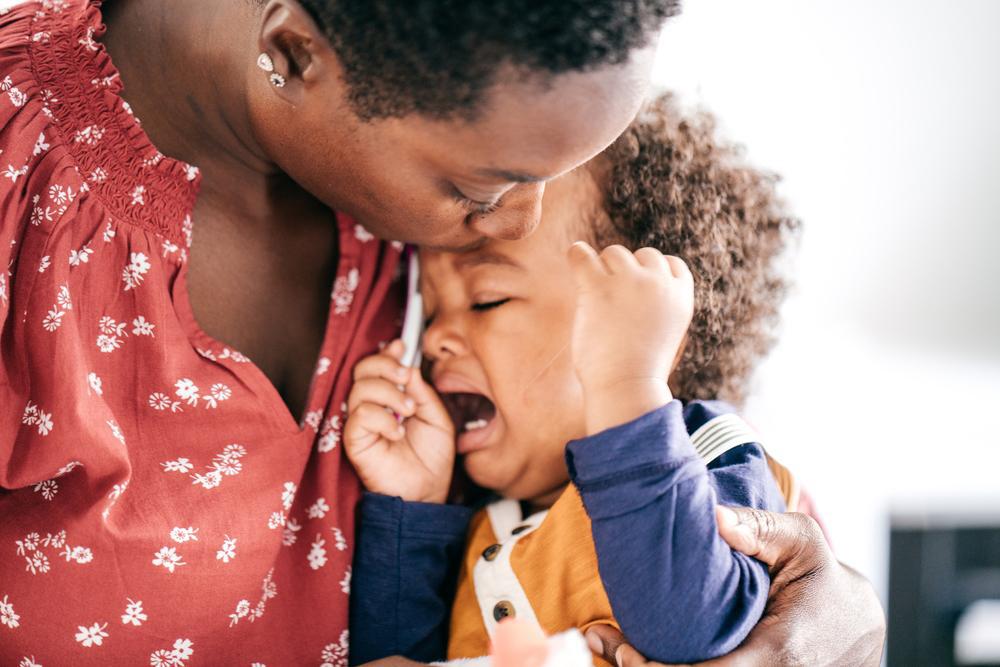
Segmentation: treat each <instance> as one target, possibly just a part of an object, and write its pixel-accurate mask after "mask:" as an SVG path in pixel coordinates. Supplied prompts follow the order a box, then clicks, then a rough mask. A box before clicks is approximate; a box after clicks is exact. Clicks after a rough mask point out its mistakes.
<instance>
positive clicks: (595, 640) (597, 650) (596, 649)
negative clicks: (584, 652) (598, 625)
mask: <svg viewBox="0 0 1000 667" xmlns="http://www.w3.org/2000/svg"><path fill="white" fill-rule="evenodd" d="M587 646H588V647H590V651H591V653H594V654H595V655H603V654H604V642H602V641H601V638H600V637H599V636H598V634H597V633H596V632H594V631H593V630H591V631H590V632H588V633H587Z"/></svg>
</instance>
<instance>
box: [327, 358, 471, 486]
mask: <svg viewBox="0 0 1000 667" xmlns="http://www.w3.org/2000/svg"><path fill="white" fill-rule="evenodd" d="M402 355H403V343H402V341H399V340H395V341H393V342H392V343H391V344H389V345H388V346H387V347H386V348H385V350H383V351H382V352H381V353H380V354H375V355H372V356H370V357H368V358H366V359H363V360H362V361H361V362H359V363H358V365H357V366H356V367H355V368H354V387H353V388H352V389H351V394H350V396H349V397H348V399H347V410H348V417H347V424H346V425H345V426H344V451H345V452H346V453H347V457H348V458H349V459H350V460H351V463H353V464H354V467H355V469H356V470H357V471H358V475H359V476H360V477H361V481H362V482H363V483H364V485H365V487H366V488H367V489H368V490H369V491H374V492H375V493H381V494H384V495H387V496H399V497H401V498H402V499H403V500H408V501H419V502H428V503H443V502H444V501H445V499H446V498H447V496H448V486H449V484H450V482H451V473H452V466H453V465H454V463H455V427H454V426H453V425H452V423H451V418H450V417H449V416H448V412H447V411H446V410H445V408H444V405H443V404H442V403H441V399H440V398H439V397H438V395H437V393H436V392H435V391H434V388H433V387H431V386H430V385H428V384H427V383H426V382H425V381H424V379H423V378H422V377H420V371H419V369H415V368H407V367H406V366H403V365H402V364H401V363H400V359H401V358H402ZM397 415H398V417H397Z"/></svg>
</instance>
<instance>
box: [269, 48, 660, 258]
mask: <svg viewBox="0 0 1000 667" xmlns="http://www.w3.org/2000/svg"><path fill="white" fill-rule="evenodd" d="M651 56H652V49H646V50H643V51H637V52H636V53H635V54H634V56H633V58H632V59H631V60H630V61H629V62H627V63H624V64H622V65H616V66H609V67H605V68H601V69H596V70H592V71H587V72H572V73H567V74H561V75H559V76H556V77H555V78H552V79H551V80H549V81H548V82H544V83H542V82H539V81H538V80H536V79H535V78H532V77H531V76H528V77H520V78H517V77H515V76H513V75H509V74H508V75H506V76H503V77H501V78H500V82H499V83H497V84H495V85H494V86H493V87H492V88H491V89H490V90H489V91H487V93H486V95H485V96H484V98H483V100H482V102H481V106H480V107H479V113H478V114H477V115H476V116H475V118H474V119H473V120H470V121H466V120H463V119H460V118H459V119H449V120H434V119H430V118H428V117H424V116H421V115H419V114H410V115H408V116H405V117H403V118H389V119H376V120H373V121H368V122H363V121H361V120H360V119H359V118H358V117H357V116H356V115H355V113H354V112H353V111H352V110H351V109H350V108H349V106H348V103H347V101H346V96H345V90H344V84H343V83H342V81H341V79H340V77H339V76H337V75H336V74H335V73H334V72H332V71H330V70H331V68H330V67H327V68H326V74H325V76H322V77H320V76H317V77H316V81H315V82H314V83H313V84H311V85H308V86H304V87H303V91H302V92H301V93H300V97H299V99H300V103H298V104H297V106H296V108H295V113H293V114H289V113H287V107H285V106H283V105H280V104H278V105H276V104H273V102H272V103H268V104H264V103H262V102H260V100H258V104H257V108H258V113H257V118H255V121H254V122H255V125H257V127H258V130H257V131H258V135H259V137H258V138H259V140H260V142H261V144H262V145H263V146H264V148H265V150H266V151H267V152H268V153H269V155H270V156H271V157H272V159H273V160H274V161H275V162H277V164H278V166H279V167H281V168H282V169H283V170H284V171H285V172H286V173H288V174H289V175H290V176H291V177H292V178H294V179H295V180H296V181H297V182H298V183H299V184H300V185H302V186H303V187H305V188H306V189H307V190H309V191H310V192H312V193H313V194H314V195H315V196H316V197H318V198H319V199H320V200H322V201H323V202H324V203H326V204H327V205H329V206H331V207H332V208H334V209H336V210H338V211H342V212H344V213H347V214H348V215H350V216H352V217H353V218H354V219H355V220H357V221H358V222H360V223H361V224H363V225H364V226H365V227H367V228H368V229H369V230H370V231H371V232H373V233H374V234H376V235H378V236H380V237H382V238H385V239H393V240H400V241H405V242H409V243H415V244H419V245H421V246H425V247H430V248H439V249H443V248H447V249H459V248H466V247H470V246H474V245H475V244H477V243H478V242H481V241H482V240H483V239H484V238H485V237H488V238H495V239H516V238H521V237H524V236H526V235H528V234H529V233H531V231H532V230H534V228H535V227H536V226H537V224H538V222H539V220H540V215H541V205H542V194H543V192H544V188H545V183H546V182H547V181H549V180H550V179H552V178H554V177H556V176H558V175H560V174H563V173H566V172H567V171H570V170H571V169H573V168H574V167H576V166H577V165H579V164H582V163H583V162H585V161H587V160H588V159H590V158H591V157H593V156H594V155H596V154H597V153H599V152H600V151H601V150H603V149H604V148H605V147H606V146H608V145H609V144H610V143H611V142H612V141H614V140H615V139H616V138H617V137H618V135H619V134H621V132H622V131H624V129H625V128H626V127H627V126H628V124H629V123H630V122H631V120H632V119H633V118H634V116H635V114H636V112H637V110H638V108H639V106H640V104H641V103H642V100H643V98H644V96H645V94H646V89H647V81H648V75H649V68H650V66H651V62H652V58H651ZM329 57H332V58H334V59H335V56H333V55H332V53H331V54H330V56H329ZM260 81H261V82H264V77H261V78H260ZM260 85H267V84H266V83H261V84H260ZM255 94H256V95H260V96H266V95H275V94H280V93H278V92H276V91H269V90H266V89H264V90H258V91H256V93H255Z"/></svg>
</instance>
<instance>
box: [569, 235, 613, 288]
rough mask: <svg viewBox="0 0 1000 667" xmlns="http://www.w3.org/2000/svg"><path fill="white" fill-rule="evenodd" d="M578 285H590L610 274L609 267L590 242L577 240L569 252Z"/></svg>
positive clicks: (570, 262)
mask: <svg viewBox="0 0 1000 667" xmlns="http://www.w3.org/2000/svg"><path fill="white" fill-rule="evenodd" d="M567 256H568V258H569V265H570V269H571V270H572V272H573V278H574V279H575V280H576V285H577V287H589V286H590V285H591V284H593V283H594V282H597V281H599V280H600V279H601V278H606V277H607V276H608V269H607V267H606V266H605V265H604V262H602V261H601V258H600V257H598V255H597V251H596V250H594V249H593V248H592V247H591V246H590V244H589V243H585V242H583V241H577V242H576V243H574V244H573V245H571V246H570V247H569V251H568V253H567Z"/></svg>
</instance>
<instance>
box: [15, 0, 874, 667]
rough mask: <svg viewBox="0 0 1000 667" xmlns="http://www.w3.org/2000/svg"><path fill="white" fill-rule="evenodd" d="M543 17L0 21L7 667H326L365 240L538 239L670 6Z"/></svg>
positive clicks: (342, 599)
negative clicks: (543, 215)
mask: <svg viewBox="0 0 1000 667" xmlns="http://www.w3.org/2000/svg"><path fill="white" fill-rule="evenodd" d="M535 4H536V3H531V2H527V1H524V2H510V3H503V4H502V5H499V6H495V5H493V4H492V3H455V6H450V5H449V6H447V7H444V6H440V4H439V3H432V2H426V3H392V2H367V1H364V0H358V1H357V2H333V1H331V0H300V1H296V0H270V1H269V2H266V3H263V2H258V1H256V0H222V1H219V2H211V3H206V2H203V1H202V0H177V1H175V2H172V3H170V5H169V12H167V11H166V10H165V5H163V3H162V2H158V1H157V0H129V1H127V2H126V1H125V0H119V2H116V3H112V4H110V5H109V6H108V7H107V9H106V10H105V12H104V14H103V16H102V13H101V7H100V2H97V1H91V2H86V1H85V0H42V1H41V2H29V3H27V4H22V5H18V6H15V7H14V8H13V9H10V10H8V11H6V12H5V13H4V14H2V15H0V88H2V91H0V151H2V153H0V169H3V171H2V172H0V183H2V185H0V267H3V268H4V271H5V272H3V273H0V326H2V333H0V350H2V365H0V487H2V489H3V492H2V494H0V516H2V517H3V521H2V522H0V525H2V527H0V543H4V544H6V545H7V547H4V549H6V551H3V552H0V554H2V555H0V621H2V625H0V633H2V634H0V657H2V658H3V662H5V663H6V662H14V663H16V662H17V661H21V664H22V665H34V664H43V665H44V664H49V665H52V664H65V663H69V662H71V661H72V662H73V664H122V663H126V662H134V661H143V662H145V661H149V663H150V664H153V665H185V664H198V663H199V662H201V663H203V664H239V663H243V664H246V663H255V664H300V663H306V662H321V663H328V664H332V665H336V664H346V663H345V661H346V657H345V656H346V647H347V641H348V634H347V630H346V619H347V592H348V590H349V586H350V567H349V564H350V557H351V551H352V545H353V534H352V533H353V509H354V504H355V501H356V499H357V497H358V494H359V485H358V482H357V480H356V478H355V476H354V474H353V472H352V471H351V470H350V469H349V467H348V466H347V465H346V463H345V461H344V459H343V458H342V456H341V453H340V448H339V447H338V442H339V437H340V428H341V425H342V413H341V405H342V403H343V401H344V400H345V396H346V392H347V389H348V384H349V381H350V369H351V368H352V366H353V364H354V362H355V361H356V360H357V359H359V358H360V357H361V356H363V355H366V354H368V353H370V352H372V351H373V350H374V349H376V347H377V345H378V343H379V342H381V341H384V340H387V339H389V338H390V337H392V336H393V335H394V334H395V332H396V330H397V328H398V316H399V308H400V294H399V284H398V282H397V281H395V280H394V279H395V278H396V276H397V275H398V273H399V252H400V246H399V244H398V243H389V242H385V241H379V240H377V239H396V240H398V241H404V242H411V243H419V244H425V245H431V246H439V247H449V248H457V247H464V246H468V245H470V244H475V243H477V242H478V241H479V240H480V239H482V238H484V237H496V238H518V237H520V236H523V235H525V234H527V233H529V232H530V231H531V230H532V229H533V228H534V226H535V225H536V224H537V221H538V209H539V202H540V199H541V194H542V191H543V188H544V183H545V181H546V180H548V179H551V178H553V177H555V176H557V175H559V174H561V173H564V172H566V171H567V170H569V169H572V168H573V167H574V166H576V165H578V164H580V163H582V162H584V161H586V160H587V159H589V158H590V157H591V156H593V155H595V154H596V153H598V152H599V151H600V150H602V149H603V148H604V147H605V146H606V145H608V144H609V143H610V142H611V141H612V140H613V139H614V138H615V137H616V136H617V135H618V134H619V133H620V132H621V131H622V130H623V129H624V128H625V127H626V125H627V124H628V123H629V121H630V120H631V118H632V116H633V115H634V113H635V111H636V109H637V108H638V107H639V104H640V102H641V100H642V98H643V96H644V93H645V87H646V81H647V79H648V72H649V67H650V63H651V56H652V45H653V43H654V42H655V36H656V34H657V32H658V30H659V27H660V24H661V23H662V21H663V20H664V19H665V18H666V17H667V16H669V15H670V14H672V13H674V12H675V11H676V4H675V2H672V1H670V0H646V1H639V0H634V1H632V2H628V3H622V2H612V1H611V0H608V1H606V2H592V3H588V5H587V8H586V11H584V10H583V9H580V8H579V7H577V6H576V5H575V4H570V3H567V4H566V6H565V7H562V6H561V3H560V7H558V8H557V7H551V8H546V7H542V8H538V7H536V6H535ZM105 24H106V25H107V32H106V34H105V29H104V25H105ZM123 80H124V81H127V82H128V88H124V87H123V83H122V81H123ZM140 118H141V119H142V123H141V124H140V122H139V120H138V119H140ZM168 156H169V157H168ZM195 165H197V166H195ZM331 210H335V211H337V212H338V213H337V215H336V216H334V215H332V214H331ZM195 220H196V221H197V224H194V223H193V222H192V221H195ZM359 223H360V224H359ZM331 285H332V286H333V289H332V294H331V291H330V286H331ZM250 359H252V360H253V361H252V362H251V361H250ZM777 580H778V578H777V577H776V581H777ZM845 591H846V594H847V595H848V596H849V597H850V596H851V595H853V598H851V599H854V600H861V602H862V603H867V602H868V600H867V599H864V597H863V596H861V595H858V594H857V593H856V592H854V591H849V590H848V587H846V586H840V587H839V588H838V587H836V586H827V587H826V588H825V589H822V590H821V591H820V592H819V593H815V594H824V595H825V594H831V595H832V594H841V595H843V594H845ZM778 599H781V598H778ZM868 608H869V609H870V608H871V607H870V605H869V607H868ZM782 627H784V628H789V627H795V628H799V632H800V636H801V633H802V632H807V631H808V629H809V628H812V629H815V630H816V631H817V632H818V631H819V630H820V628H821V627H822V623H821V622H817V621H812V622H807V624H806V625H805V626H802V625H801V624H795V623H792V622H789V623H785V624H782ZM863 629H864V630H867V629H868V628H863ZM771 636H772V637H776V636H778V635H775V634H772V635H771ZM856 636H859V637H860V636H861V632H860V631H859V632H858V633H857V634H856Z"/></svg>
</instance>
